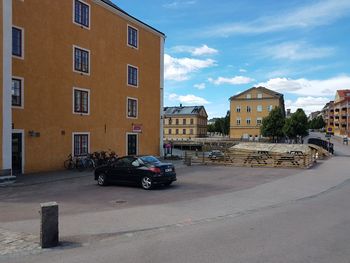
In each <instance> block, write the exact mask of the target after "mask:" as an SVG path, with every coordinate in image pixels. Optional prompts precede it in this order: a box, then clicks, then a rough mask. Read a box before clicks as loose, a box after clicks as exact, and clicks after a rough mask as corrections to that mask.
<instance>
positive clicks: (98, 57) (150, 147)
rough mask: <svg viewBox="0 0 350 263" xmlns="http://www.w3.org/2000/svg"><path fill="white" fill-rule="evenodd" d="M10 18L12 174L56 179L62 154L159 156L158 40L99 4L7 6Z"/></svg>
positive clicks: (77, 0)
mask: <svg viewBox="0 0 350 263" xmlns="http://www.w3.org/2000/svg"><path fill="white" fill-rule="evenodd" d="M8 2H11V1H5V0H3V1H2V4H4V3H8ZM2 13H3V14H4V13H5V12H2ZM11 14H12V19H11V20H10V21H11V31H12V32H11V35H12V36H11V37H12V48H11V53H10V56H11V55H12V62H11V63H12V73H11V75H10V85H9V86H6V87H5V86H4V85H3V87H4V89H7V92H10V93H9V94H10V97H9V98H7V99H8V102H9V103H10V109H11V103H12V116H11V112H10V115H9V116H10V122H9V123H10V130H11V131H10V136H11V138H10V145H12V147H11V149H10V152H9V155H10V156H12V160H11V161H12V164H11V168H12V169H13V171H14V172H15V173H29V172H40V171H49V170H57V169H62V168H63V162H64V160H65V159H67V156H68V155H69V154H72V155H73V156H83V155H86V154H87V153H88V152H94V151H101V150H108V149H111V150H113V151H115V152H116V153H117V154H118V155H128V154H153V155H160V154H161V152H160V151H162V147H161V145H162V135H163V132H162V131H163V130H162V125H163V124H162V122H161V113H162V109H163V106H162V103H163V79H164V77H163V72H164V69H163V55H164V40H165V35H164V34H163V33H161V32H160V31H158V30H156V29H154V28H153V27H151V26H149V25H147V24H145V23H143V22H142V21H140V20H138V19H137V18H135V17H133V16H131V15H129V14H127V13H126V12H125V11H123V10H122V9H120V8H119V7H118V6H116V5H115V4H113V3H112V2H110V1H108V0H66V1H51V0H32V1H21V0H13V1H12V13H11ZM43 21H45V22H44V23H43ZM9 43H11V42H9ZM3 56H4V54H3ZM3 71H4V70H3ZM3 79H4V77H3ZM11 81H12V85H11ZM10 87H12V90H11V89H9V88H10ZM11 94H12V99H11ZM3 98H4V97H3ZM2 101H3V103H5V100H4V99H3V100H2ZM6 102H7V101H6ZM2 108H3V109H4V108H5V105H4V107H2ZM10 111H11V110H10ZM3 116H4V114H3ZM3 127H4V125H3ZM4 130H5V128H3V131H4ZM2 138H3V141H2V143H3V142H4V136H2ZM8 139H9V138H6V140H8ZM2 148H3V151H4V147H2ZM11 150H12V153H11ZM7 154H8V153H7ZM2 159H4V158H2ZM3 166H4V165H3Z"/></svg>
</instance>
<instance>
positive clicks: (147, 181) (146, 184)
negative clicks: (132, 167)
mask: <svg viewBox="0 0 350 263" xmlns="http://www.w3.org/2000/svg"><path fill="white" fill-rule="evenodd" d="M141 186H142V188H143V189H145V190H150V189H151V188H152V186H153V185H152V179H151V178H150V177H149V176H145V177H142V179H141Z"/></svg>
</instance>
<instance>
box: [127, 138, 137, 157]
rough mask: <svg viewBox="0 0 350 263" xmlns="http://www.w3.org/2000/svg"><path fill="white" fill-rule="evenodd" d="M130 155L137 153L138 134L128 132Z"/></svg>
mask: <svg viewBox="0 0 350 263" xmlns="http://www.w3.org/2000/svg"><path fill="white" fill-rule="evenodd" d="M128 155H137V134H128Z"/></svg>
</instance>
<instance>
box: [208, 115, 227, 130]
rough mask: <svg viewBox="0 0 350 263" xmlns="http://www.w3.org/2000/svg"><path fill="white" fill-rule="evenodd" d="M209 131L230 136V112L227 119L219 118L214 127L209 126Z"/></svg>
mask: <svg viewBox="0 0 350 263" xmlns="http://www.w3.org/2000/svg"><path fill="white" fill-rule="evenodd" d="M208 131H209V132H219V133H222V134H224V135H228V134H229V132H230V111H227V113H226V116H225V117H222V118H217V119H216V120H215V123H214V124H212V126H211V125H208Z"/></svg>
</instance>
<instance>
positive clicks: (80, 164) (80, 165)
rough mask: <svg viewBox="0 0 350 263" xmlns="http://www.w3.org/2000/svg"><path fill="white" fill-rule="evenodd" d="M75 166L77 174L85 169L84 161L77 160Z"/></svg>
mask: <svg viewBox="0 0 350 263" xmlns="http://www.w3.org/2000/svg"><path fill="white" fill-rule="evenodd" d="M75 165H76V168H77V169H78V171H79V172H82V171H84V169H85V165H84V160H77V161H76V164H75Z"/></svg>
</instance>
